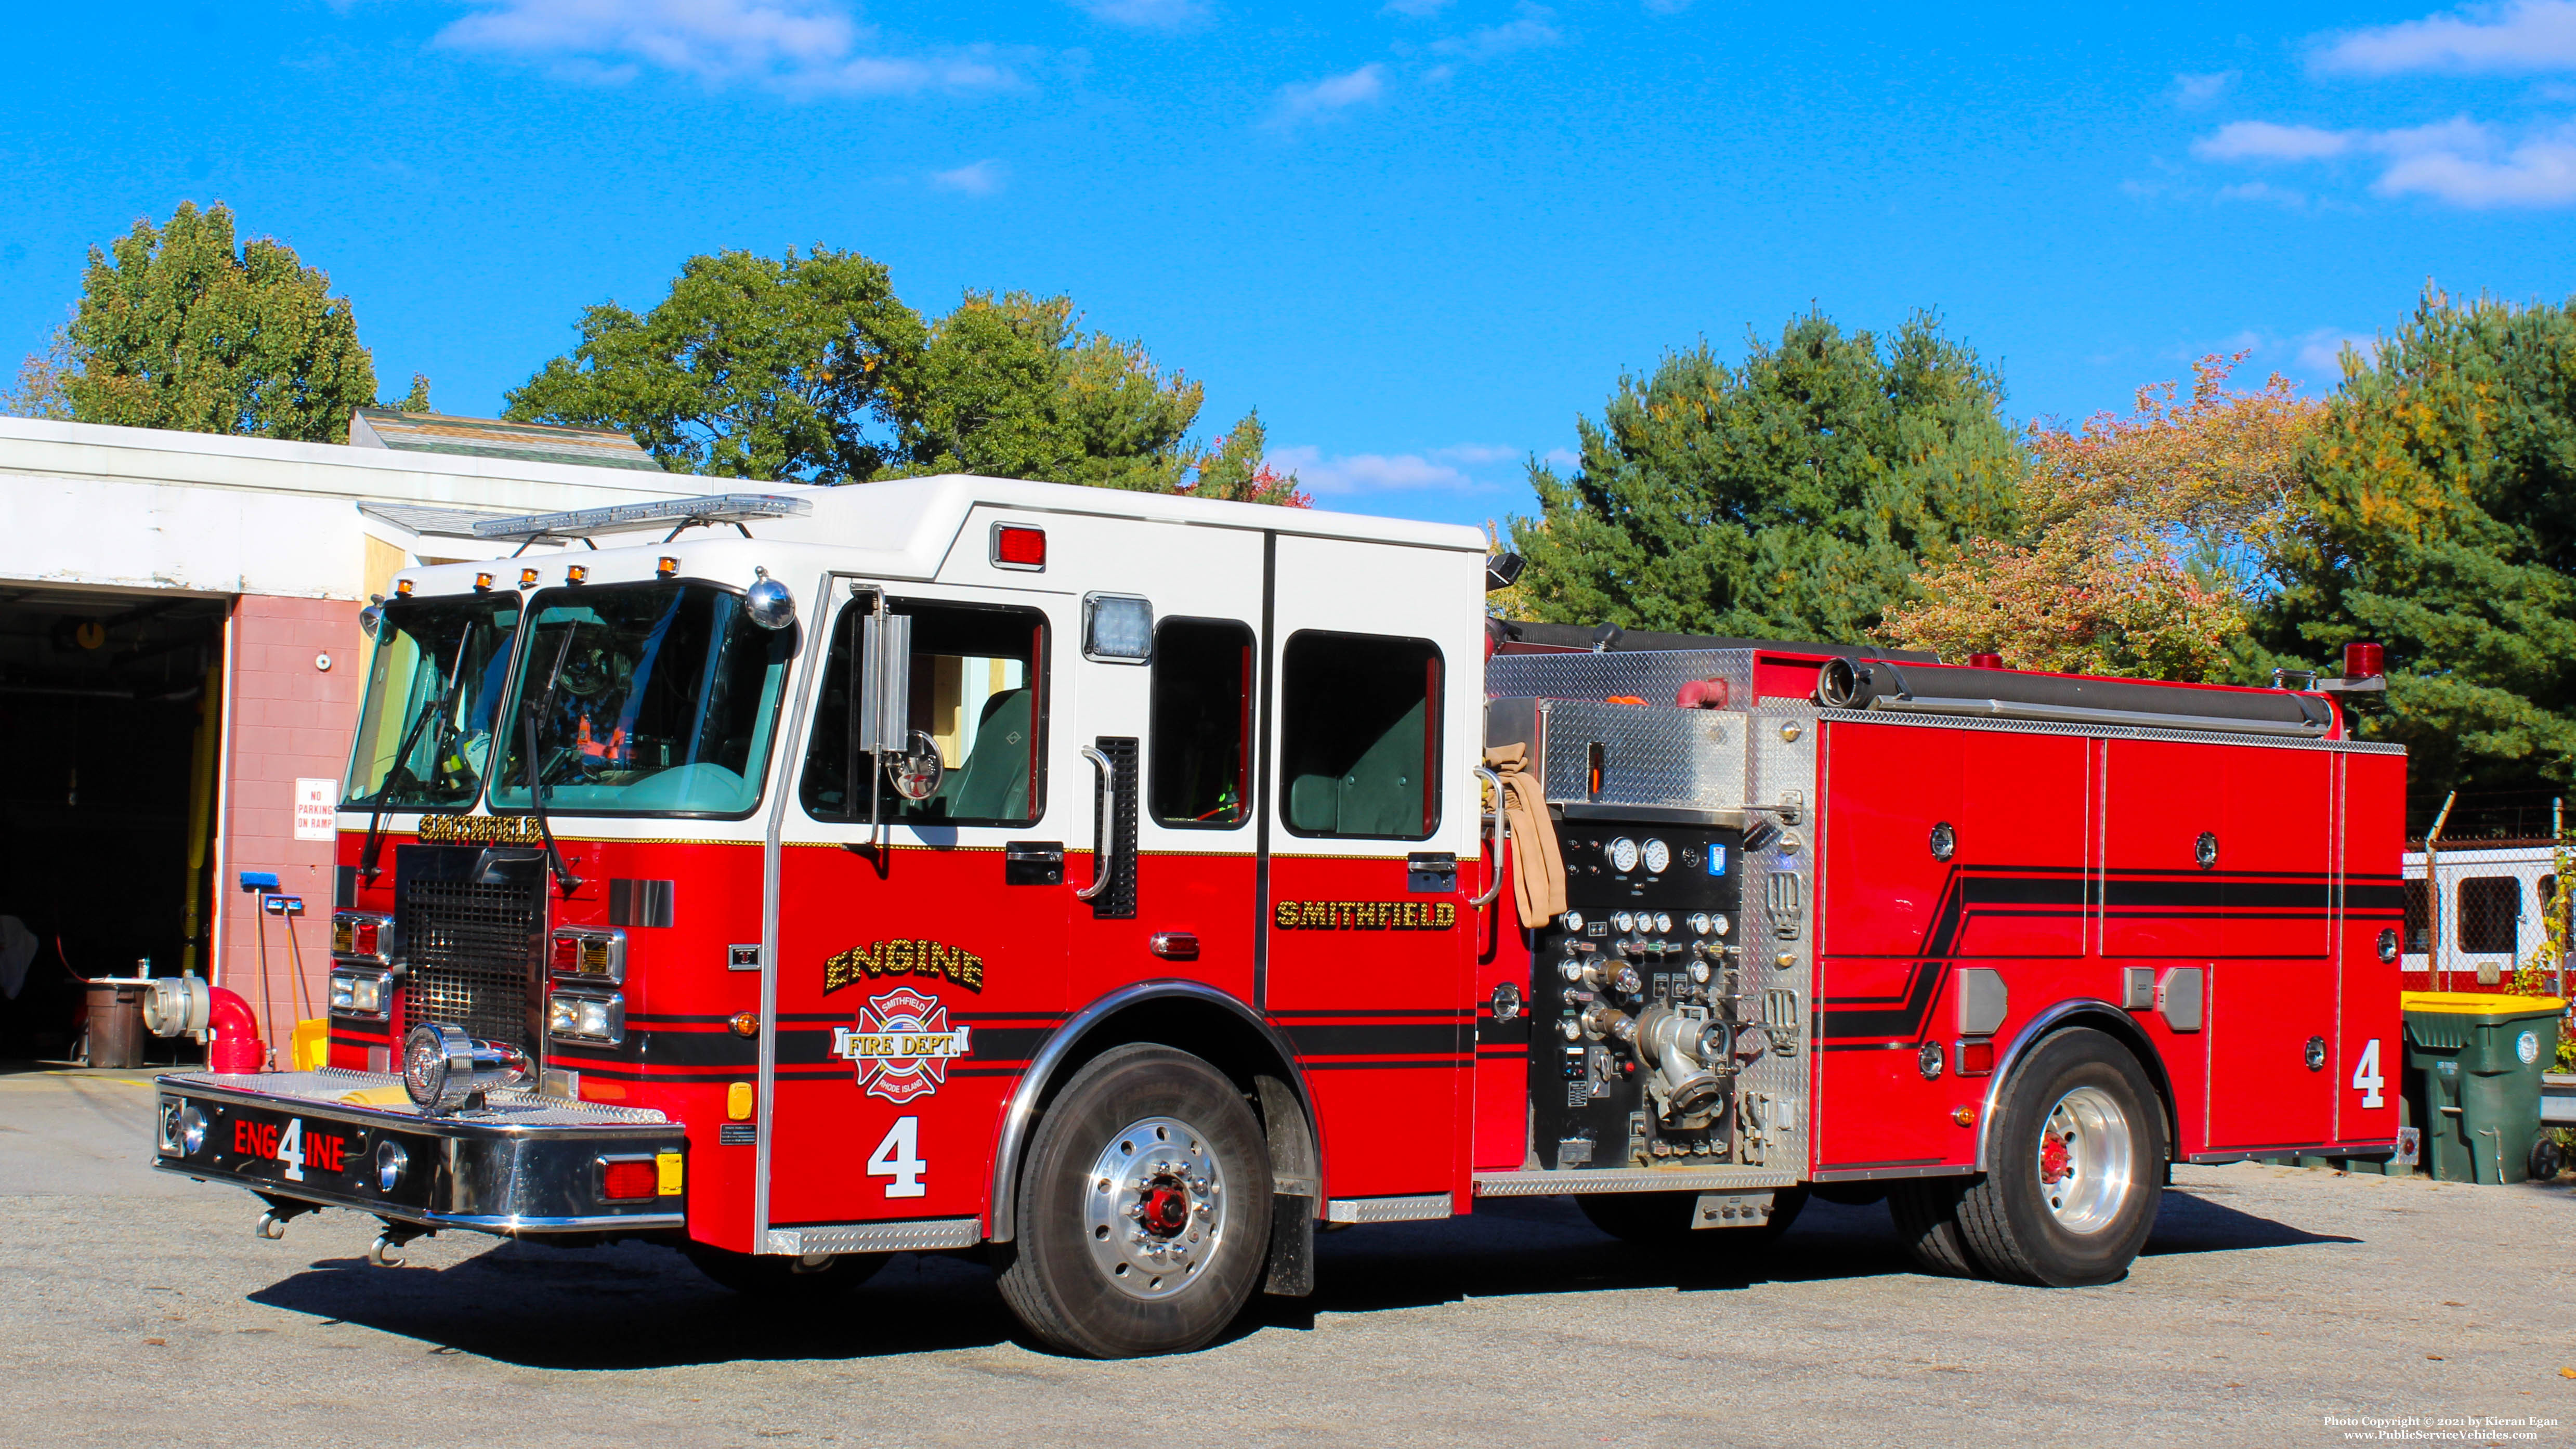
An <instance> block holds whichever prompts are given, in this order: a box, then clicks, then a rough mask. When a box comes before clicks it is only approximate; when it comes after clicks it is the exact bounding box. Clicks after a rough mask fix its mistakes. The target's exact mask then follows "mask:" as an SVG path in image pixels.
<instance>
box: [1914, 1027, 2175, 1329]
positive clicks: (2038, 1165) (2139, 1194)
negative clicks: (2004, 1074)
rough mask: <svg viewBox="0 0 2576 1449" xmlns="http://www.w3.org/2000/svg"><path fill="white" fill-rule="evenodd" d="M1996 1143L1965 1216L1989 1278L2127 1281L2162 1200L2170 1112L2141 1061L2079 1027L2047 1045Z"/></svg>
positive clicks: (1997, 1130)
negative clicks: (2160, 1104)
mask: <svg viewBox="0 0 2576 1449" xmlns="http://www.w3.org/2000/svg"><path fill="white" fill-rule="evenodd" d="M1990 1145H1991V1148H1992V1152H1991V1155H1990V1158H1989V1161H1990V1162H1991V1163H1992V1168H1991V1170H1990V1171H1988V1172H1987V1173H1986V1174H1985V1175H1984V1176H1983V1177H1981V1178H1978V1179H1976V1180H1975V1181H1974V1182H1973V1183H1971V1184H1970V1185H1969V1186H1968V1187H1967V1189H1966V1190H1965V1191H1964V1192H1963V1193H1962V1194H1961V1196H1960V1200H1959V1211H1958V1222H1959V1227H1960V1229H1961V1231H1962V1235H1963V1237H1964V1239H1965V1242H1966V1244H1967V1247H1968V1250H1969V1252H1970V1253H1972V1254H1973V1255H1974V1256H1975V1258H1976V1260H1977V1262H1978V1263H1980V1264H1981V1265H1983V1266H1984V1268H1985V1269H1986V1271H1988V1272H1990V1273H1992V1274H1994V1276H1996V1277H1998V1278H2002V1279H2006V1280H2008V1281H2011V1282H2016V1283H2030V1284H2035V1285H2039V1286H2042V1287H2050V1288H2071V1287H2080V1286H2084V1285H2088V1284H2095V1283H2108V1282H2112V1281H2114V1280H2115V1279H2118V1278H2119V1277H2121V1276H2122V1275H2123V1274H2125V1273H2127V1272H2128V1271H2129V1264H2130V1263H2131V1261H2133V1260H2134V1259H2135V1258H2136V1257H2137V1256H2138V1250H2139V1249H2140V1248H2143V1247H2145V1246H2146V1241H2147V1234H2148V1232H2149V1231H2150V1230H2151V1229H2153V1228H2154V1227H2155V1222H2156V1206H2157V1204H2158V1202H2160V1201H2161V1200H2162V1198H2163V1195H2164V1189H2163V1177H2164V1162H2165V1127H2164V1113H2163V1112H2162V1111H2161V1110H2160V1109H2159V1107H2158V1105H2157V1098H2156V1091H2155V1087H2154V1085H2153V1084H2152V1083H2150V1082H2149V1081H2148V1080H2147V1075H2146V1073H2145V1071H2144V1070H2142V1069H2141V1068H2140V1067H2139V1066H2138V1060H2137V1058H2136V1057H2134V1056H2131V1055H2130V1054H2129V1052H2128V1050H2127V1049H2126V1048H2124V1047H2122V1046H2121V1045H2120V1044H2119V1043H2118V1042H2116V1041H2113V1040H2112V1039H2111V1038H2110V1037H2108V1036H2105V1035H2103V1034H2102V1033H2101V1032H2098V1031H2090V1030H2086V1029H2083V1028H2076V1029H2073V1030H2068V1031H2062V1032H2059V1033H2057V1034H2056V1035H2054V1036H2051V1037H2049V1038H2048V1039H2046V1040H2045V1041H2042V1042H2041V1043H2040V1044H2039V1045H2038V1046H2037V1047H2035V1048H2033V1049H2032V1051H2031V1054H2030V1056H2029V1057H2028V1058H2027V1059H2026V1060H2025V1061H2024V1062H2023V1064H2022V1066H2021V1067H2020V1069H2019V1070H2017V1071H2015V1072H2014V1073H2013V1081H2012V1085H2011V1087H2010V1088H2009V1089H2008V1090H2007V1091H2006V1092H2005V1094H2004V1099H2003V1104H2002V1108H2001V1110H2000V1111H1999V1112H1998V1114H1997V1115H1996V1118H1995V1122H1994V1135H1993V1137H1992V1138H1991V1139H1990Z"/></svg>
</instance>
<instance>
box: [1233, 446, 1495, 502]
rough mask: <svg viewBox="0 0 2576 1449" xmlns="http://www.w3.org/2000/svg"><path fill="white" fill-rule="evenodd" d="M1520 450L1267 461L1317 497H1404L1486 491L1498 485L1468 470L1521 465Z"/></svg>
mask: <svg viewBox="0 0 2576 1449" xmlns="http://www.w3.org/2000/svg"><path fill="white" fill-rule="evenodd" d="M1524 456H1526V455H1525V454H1524V453H1523V452H1522V450H1520V449H1518V448H1497V447H1493V446H1491V445H1489V444H1483V443H1461V444H1459V445H1458V446H1456V447H1451V448H1434V449H1432V450H1431V451H1430V452H1429V453H1427V454H1426V453H1392V454H1389V453H1348V454H1335V455H1333V456H1330V457H1327V456H1326V455H1325V453H1324V450H1323V449H1321V448H1315V447H1295V448H1281V449H1278V450H1277V451H1275V452H1273V453H1271V454H1270V456H1269V457H1268V458H1267V459H1265V460H1264V461H1266V462H1268V463H1269V464H1270V466H1272V467H1273V468H1276V469H1278V470H1279V471H1280V472H1282V473H1288V472H1294V473H1295V474H1296V475H1297V482H1298V484H1299V486H1301V487H1303V488H1305V489H1307V490H1308V491H1310V492H1312V493H1314V494H1315V495H1316V496H1317V497H1327V496H1337V495H1349V494H1357V493H1398V492H1408V491H1413V490H1417V489H1425V488H1445V489H1453V490H1460V491H1466V492H1482V491H1485V490H1486V489H1488V488H1490V487H1492V486H1493V485H1491V484H1488V483H1485V482H1482V481H1480V480H1479V479H1477V478H1476V476H1475V475H1474V474H1473V473H1470V472H1469V471H1468V469H1469V468H1470V467H1474V466H1479V465H1489V464H1495V463H1502V462H1508V461H1516V460H1518V459H1520V458H1522V457H1524Z"/></svg>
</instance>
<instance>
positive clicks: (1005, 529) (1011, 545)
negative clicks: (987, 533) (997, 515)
mask: <svg viewBox="0 0 2576 1449" xmlns="http://www.w3.org/2000/svg"><path fill="white" fill-rule="evenodd" d="M993 567H995V568H997V569H1026V570H1028V571H1030V572H1032V573H1036V572H1040V571H1043V570H1044V569H1045V568H1046V530H1045V529H1043V528H1030V527H1028V526H1027V525H1025V524H1017V523H996V524H994V525H993Z"/></svg>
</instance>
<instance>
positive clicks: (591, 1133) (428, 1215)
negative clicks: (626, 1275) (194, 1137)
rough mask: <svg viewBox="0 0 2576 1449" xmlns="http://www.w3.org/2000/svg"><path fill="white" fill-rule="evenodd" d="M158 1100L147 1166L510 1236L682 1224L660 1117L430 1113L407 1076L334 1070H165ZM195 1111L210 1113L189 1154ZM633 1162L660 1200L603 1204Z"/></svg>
mask: <svg viewBox="0 0 2576 1449" xmlns="http://www.w3.org/2000/svg"><path fill="white" fill-rule="evenodd" d="M159 1095H160V1101H159V1104H158V1106H159V1111H158V1113H157V1117H158V1123H157V1125H158V1132H157V1141H156V1145H155V1153H156V1155H155V1157H154V1159H153V1164H152V1165H153V1166H154V1167H157V1168H159V1169H160V1170H162V1171H164V1172H176V1173H181V1174H183V1175H185V1176H188V1177H193V1178H197V1179H199V1180H201V1181H208V1182H229V1183H232V1184H234V1185H235V1186H238V1187H243V1188H247V1189H249V1190H251V1191H253V1192H256V1193H259V1194H260V1195H262V1196H263V1197H269V1198H284V1199H292V1200H294V1201H298V1202H306V1203H312V1204H315V1205H318V1206H326V1207H342V1208H352V1209H355V1210H357V1211H359V1212H365V1213H372V1214H374V1215H376V1216H378V1217H381V1218H387V1219H391V1220H393V1221H397V1222H406V1223H415V1224H418V1225H420V1226H422V1227H426V1228H472V1229H474V1230H476V1231H479V1232H487V1233H500V1234H504V1235H508V1236H518V1235H520V1234H539V1233H594V1232H602V1231H613V1232H653V1231H662V1230H668V1229H676V1228H683V1227H685V1226H686V1225H687V1222H688V1214H687V1196H686V1184H687V1153H688V1137H687V1133H686V1130H685V1128H684V1127H683V1126H682V1124H680V1123H676V1122H671V1121H668V1120H666V1119H665V1118H664V1117H663V1116H662V1114H661V1113H659V1112H650V1111H643V1110H639V1109H636V1108H630V1107H609V1106H602V1105H599V1104H597V1103H591V1102H567V1101H565V1100H563V1099H561V1098H559V1097H542V1096H538V1095H537V1094H535V1093H533V1092H495V1093H492V1094H491V1095H490V1097H488V1098H487V1099H486V1101H485V1104H484V1105H483V1106H482V1107H481V1108H479V1109H476V1110H474V1111H470V1112H460V1113H457V1114H455V1115H452V1116H445V1117H430V1116H424V1115H423V1114H422V1113H421V1111H420V1109H419V1108H418V1107H416V1106H414V1105H413V1104H412V1102H411V1100H410V1098H408V1097H407V1096H404V1095H402V1078H400V1077H398V1076H393V1075H389V1074H386V1073H382V1072H350V1071H340V1070H337V1069H326V1070H323V1071H318V1072H263V1073H257V1074H238V1075H236V1074H228V1073H219V1072H200V1073H186V1074H173V1075H170V1076H165V1077H163V1078H161V1081H160V1094H159ZM353 1095H354V1096H356V1098H357V1100H351V1098H352V1097H353ZM387 1097H391V1098H392V1099H393V1100H392V1101H391V1102H385V1101H383V1100H382V1099H384V1098H387ZM190 1109H194V1111H195V1113H196V1114H197V1116H198V1118H199V1119H201V1120H202V1121H203V1123H204V1127H203V1133H202V1137H201V1138H200V1139H199V1141H198V1144H197V1148H196V1150H195V1151H193V1152H191V1151H189V1150H188V1144H187V1141H186V1131H185V1128H186V1124H187V1122H188V1120H189V1119H188V1115H187V1114H188V1112H189V1110H190ZM380 1154H381V1156H380ZM395 1156H399V1157H400V1158H401V1159H402V1161H403V1163H404V1167H403V1170H402V1171H401V1172H400V1173H398V1174H396V1175H395V1176H394V1178H393V1180H392V1181H390V1182H387V1181H386V1179H385V1177H384V1175H383V1174H382V1172H381V1170H380V1162H381V1161H382V1160H383V1158H390V1157H395ZM638 1158H640V1159H645V1160H648V1161H652V1162H654V1163H655V1164H656V1188H657V1191H656V1194H655V1195H654V1196H653V1197H650V1198H640V1199H632V1200H624V1201H610V1200H608V1199H607V1198H606V1197H605V1196H604V1195H603V1192H604V1188H605V1186H606V1183H605V1178H606V1168H605V1164H606V1163H607V1162H609V1161H612V1160H617V1159H638ZM297 1159H301V1160H300V1161H298V1160H297ZM675 1159H676V1160H675Z"/></svg>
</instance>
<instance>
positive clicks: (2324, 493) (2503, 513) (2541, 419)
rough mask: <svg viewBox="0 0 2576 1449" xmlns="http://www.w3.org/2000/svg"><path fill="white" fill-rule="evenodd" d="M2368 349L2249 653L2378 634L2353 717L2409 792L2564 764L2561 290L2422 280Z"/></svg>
mask: <svg viewBox="0 0 2576 1449" xmlns="http://www.w3.org/2000/svg"><path fill="white" fill-rule="evenodd" d="M2377 353H2378V355H2377V362H2376V365H2375V366H2370V365H2365V364H2364V363H2363V362H2362V360H2361V358H2360V357H2359V356H2358V355H2357V354H2355V353H2352V352H2346V353H2345V355H2344V378H2343V386H2342V388H2341V390H2340V391H2339V392H2338V393H2337V395H2336V396H2335V397H2334V399H2333V400H2332V403H2331V405H2330V408H2329V410H2328V414H2327V417H2326V419H2325V422H2324V424H2323V425H2322V427H2321V428H2320V430H2319V432H2318V435H2317V438H2316V441H2315V442H2314V443H2313V444H2312V445H2311V449H2310V452H2309V454H2308V459H2307V466H2306V470H2305V471H2306V476H2307V484H2308V492H2307V497H2306V499H2305V500H2304V501H2305V503H2306V506H2307V511H2308V512H2309V513H2310V515H2311V520H2310V522H2309V524H2308V525H2307V527H2306V528H2305V530H2304V531H2303V537H2302V539H2301V540H2300V541H2299V543H2298V545H2297V546H2296V547H2294V548H2293V549H2292V550H2291V551H2290V553H2289V555H2288V557H2287V558H2286V559H2285V561H2284V563H2283V566H2282V574H2283V580H2282V583H2283V586H2282V588H2281V589H2280V591H2279V592H2278V594H2277V595H2275V597H2274V598H2273V599H2272V600H2271V601H2270V603H2269V606H2268V607H2267V608H2266V609H2265V611H2264V614H2263V616H2262V618H2261V619H2260V620H2259V621H2258V636H2259V637H2260V638H2261V640H2262V642H2263V643H2264V644H2265V645H2266V646H2268V648H2269V649H2270V650H2271V651H2272V655H2271V657H2270V658H2268V659H2256V660H2254V661H2253V662H2254V663H2256V664H2257V665H2262V664H2269V663H2276V662H2277V663H2283V664H2296V665H2322V666H2326V667H2328V668H2329V669H2331V668H2332V667H2333V666H2334V660H2335V655H2336V653H2337V651H2338V650H2339V649H2340V647H2341V646H2342V645H2344V644H2345V643H2347V642H2350V641H2353V640H2356V639H2369V640H2376V641H2378V642H2379V643H2382V644H2384V645H2386V646H2387V648H2388V658H2389V687H2388V694H2387V697H2386V700H2385V704H2384V707H2380V708H2374V707H2370V706H2364V711H2363V714H2362V728H2363V730H2364V731H2365V732H2366V733H2368V734H2370V735H2373V736H2376V737H2378V738H2381V739H2386V740H2394V741H2398V742H2401V743H2403V744H2405V745H2406V746H2407V747H2408V750H2409V754H2410V756H2411V758H2410V760H2409V765H2408V768H2409V773H2410V774H2411V775H2412V776H2413V777H2414V781H2415V785H2416V788H2417V791H2418V792H2419V793H2421V792H2424V791H2428V790H2429V791H2432V792H2434V793H2435V794H2436V795H2438V793H2439V792H2440V791H2441V790H2444V789H2447V788H2449V787H2450V786H2452V785H2462V786H2469V787H2475V788H2481V789H2504V788H2517V787H2528V786H2536V785H2538V784H2540V783H2541V782H2542V781H2544V780H2545V781H2554V782H2559V783H2562V784H2563V783H2566V782H2568V781H2569V780H2571V779H2576V578H2571V575H2576V303H2570V304H2569V305H2568V306H2564V307H2552V306H2534V307H2528V308H2514V307H2510V306H2506V305H2504V304H2502V303H2498V302H2494V301H2487V300H2481V301H2479V302H2477V303H2474V304H2471V305H2467V306H2460V305H2454V304H2452V303H2451V302H2450V301H2448V300H2447V299H2446V298H2443V297H2441V296H2439V295H2437V294H2428V295H2427V296H2426V297H2425V298H2424V299H2423V301H2422V302H2421V303H2420V304H2419V305H2418V306H2417V307H2416V310H2415V314H2414V317H2413V318H2412V320H2411V321H2409V322H2408V323H2407V324H2406V325H2405V326H2403V327H2401V328H2400V329H2398V331H2397V332H2396V334H2395V335H2394V336H2393V337H2390V338H2387V339H2385V340H2383V341H2382V342H2381V343H2380V344H2379V346H2378V349H2377Z"/></svg>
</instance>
